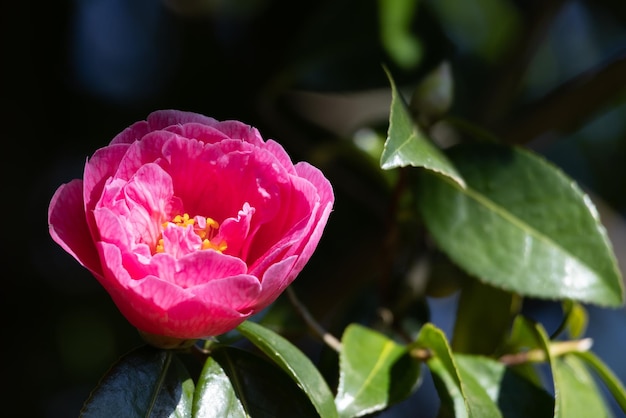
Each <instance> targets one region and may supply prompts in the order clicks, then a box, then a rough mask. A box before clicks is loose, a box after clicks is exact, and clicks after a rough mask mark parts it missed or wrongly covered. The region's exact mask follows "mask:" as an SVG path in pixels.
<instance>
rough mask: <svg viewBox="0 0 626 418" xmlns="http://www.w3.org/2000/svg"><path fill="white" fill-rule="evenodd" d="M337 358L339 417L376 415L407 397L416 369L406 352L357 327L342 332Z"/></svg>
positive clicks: (414, 382) (418, 373)
mask: <svg viewBox="0 0 626 418" xmlns="http://www.w3.org/2000/svg"><path fill="white" fill-rule="evenodd" d="M341 343H342V349H341V353H340V354H339V368H340V370H339V387H338V389H337V397H336V399H335V403H336V405H337V410H338V411H339V416H340V417H345V418H348V417H358V416H362V415H366V414H370V413H372V412H375V411H380V410H382V409H384V408H386V407H388V406H389V405H391V404H393V403H395V402H399V401H400V400H402V399H404V398H406V397H407V396H408V395H410V394H411V393H412V392H413V390H414V389H415V388H416V386H417V384H418V380H419V376H420V365H419V363H418V362H416V361H415V360H413V359H412V358H410V357H409V355H408V352H407V348H406V347H404V346H401V345H398V344H396V343H395V342H393V341H392V340H390V339H389V338H387V337H386V336H384V335H382V334H380V333H379V332H376V331H374V330H371V329H368V328H365V327H363V326H360V325H356V324H351V325H349V326H348V327H347V328H346V330H345V331H344V334H343V337H342V339H341Z"/></svg>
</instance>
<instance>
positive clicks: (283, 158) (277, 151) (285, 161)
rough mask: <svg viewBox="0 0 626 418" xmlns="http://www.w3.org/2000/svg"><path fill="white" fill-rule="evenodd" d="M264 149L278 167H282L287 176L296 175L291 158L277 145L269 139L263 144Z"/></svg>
mask: <svg viewBox="0 0 626 418" xmlns="http://www.w3.org/2000/svg"><path fill="white" fill-rule="evenodd" d="M264 148H265V149H266V150H267V151H269V152H270V153H272V155H274V157H276V159H277V160H278V161H279V162H280V165H282V166H283V167H284V168H285V170H287V172H288V173H289V174H296V170H295V168H294V166H293V162H292V161H291V158H290V157H289V155H288V154H287V152H286V151H285V149H284V148H283V147H282V146H281V145H280V144H279V143H277V142H276V141H274V140H271V139H270V140H269V141H267V142H266V143H265V147H264Z"/></svg>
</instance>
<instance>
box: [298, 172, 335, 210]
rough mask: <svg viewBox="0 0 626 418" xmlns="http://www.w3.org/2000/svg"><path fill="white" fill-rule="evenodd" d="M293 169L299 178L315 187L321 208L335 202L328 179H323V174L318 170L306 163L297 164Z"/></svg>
mask: <svg viewBox="0 0 626 418" xmlns="http://www.w3.org/2000/svg"><path fill="white" fill-rule="evenodd" d="M295 169H296V171H297V173H298V175H299V176H300V177H302V178H304V179H307V180H308V181H309V182H311V184H312V185H313V186H315V189H316V190H317V194H318V195H319V199H320V203H321V204H322V206H324V205H325V204H326V203H330V204H331V205H332V204H333V202H334V201H335V196H334V194H333V188H332V186H331V184H330V182H329V181H328V179H327V178H326V177H324V174H322V172H321V171H320V170H319V169H317V168H315V167H313V166H312V165H311V164H309V163H307V162H299V163H298V164H296V165H295Z"/></svg>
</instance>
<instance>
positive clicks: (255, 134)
mask: <svg viewBox="0 0 626 418" xmlns="http://www.w3.org/2000/svg"><path fill="white" fill-rule="evenodd" d="M213 126H214V127H215V128H217V129H219V130H220V131H222V132H224V134H226V136H228V137H229V138H232V139H241V140H243V141H246V142H248V143H250V144H252V145H255V146H262V145H263V144H264V141H263V138H262V137H261V134H260V133H259V131H258V130H257V129H256V128H253V127H252V126H250V125H246V124H245V123H241V122H239V121H236V120H226V121H222V122H218V123H217V124H215V125H213Z"/></svg>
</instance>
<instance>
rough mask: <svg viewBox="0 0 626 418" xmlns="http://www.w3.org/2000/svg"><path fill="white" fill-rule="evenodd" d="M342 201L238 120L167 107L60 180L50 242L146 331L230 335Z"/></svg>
mask: <svg viewBox="0 0 626 418" xmlns="http://www.w3.org/2000/svg"><path fill="white" fill-rule="evenodd" d="M333 202H334V196H333V191H332V188H331V185H330V183H329V182H328V180H327V179H326V178H325V177H324V175H323V174H322V173H321V172H320V171H319V170H318V169H316V168H315V167H313V166H311V165H310V164H308V163H305V162H300V163H298V164H295V165H294V164H293V163H292V161H291V159H290V158H289V156H288V155H287V153H286V152H285V150H284V149H283V148H282V147H281V146H280V145H279V144H278V143H276V142H274V141H272V140H268V141H264V140H263V139H262V138H261V136H260V134H259V132H258V131H257V130H256V129H255V128H252V127H250V126H247V125H245V124H243V123H240V122H236V121H223V122H220V121H216V120H215V119H212V118H209V117H206V116H203V115H199V114H195V113H189V112H181V111H175V110H163V111H157V112H154V113H152V114H150V115H149V116H148V118H147V120H146V121H141V122H137V123H135V124H133V125H132V126H130V127H129V128H127V129H126V130H124V131H123V132H121V133H120V134H118V135H117V136H116V137H115V138H113V140H112V141H111V143H110V144H109V145H108V146H106V147H104V148H101V149H99V150H97V151H96V152H95V153H94V155H93V156H92V157H91V158H90V159H88V161H87V163H86V164H85V171H84V178H83V179H82V180H80V179H76V180H73V181H71V182H69V183H67V184H64V185H62V186H61V187H59V189H58V190H57V191H56V193H55V194H54V196H53V197H52V201H51V202H50V207H49V210H48V223H49V227H50V234H51V236H52V238H53V239H54V240H55V241H56V242H57V243H58V244H59V245H61V247H63V248H64V249H65V250H66V251H67V252H69V253H70V254H71V255H72V256H74V258H76V259H77V260H78V261H79V262H80V263H81V264H82V265H83V266H85V267H86V268H87V269H89V270H90V271H91V273H93V275H94V276H95V277H96V278H97V279H98V280H99V281H100V283H101V284H102V286H104V288H105V289H106V290H107V291H108V292H109V294H110V295H111V297H112V299H113V301H114V302H115V304H116V305H117V307H118V308H119V309H120V311H121V312H122V314H123V315H124V316H125V317H126V318H127V319H128V321H129V322H130V323H131V324H132V325H134V326H135V327H136V328H137V329H138V330H139V331H140V332H142V333H143V334H144V335H152V336H163V337H171V338H172V339H174V340H177V339H180V340H184V339H196V338H203V337H208V336H213V335H218V334H221V333H224V332H227V331H229V330H231V329H233V328H235V327H236V326H237V325H239V324H240V323H241V322H243V321H244V320H245V319H246V318H248V317H250V316H251V315H253V314H255V313H257V312H259V311H260V310H261V309H263V308H265V307H267V306H268V305H269V304H270V303H272V302H273V301H274V300H275V299H276V298H277V297H278V295H280V293H281V292H282V291H283V290H285V288H286V287H287V286H288V285H289V284H290V283H291V282H292V281H293V280H294V278H295V277H296V275H297V274H298V273H299V272H300V271H301V270H302V268H303V267H304V265H305V264H306V262H307V261H308V260H309V258H310V257H311V254H312V253H313V251H314V249H315V247H316V246H317V244H318V242H319V240H320V237H321V234H322V231H323V229H324V227H325V225H326V222H327V220H328V216H329V214H330V212H331V209H332V205H333Z"/></svg>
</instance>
